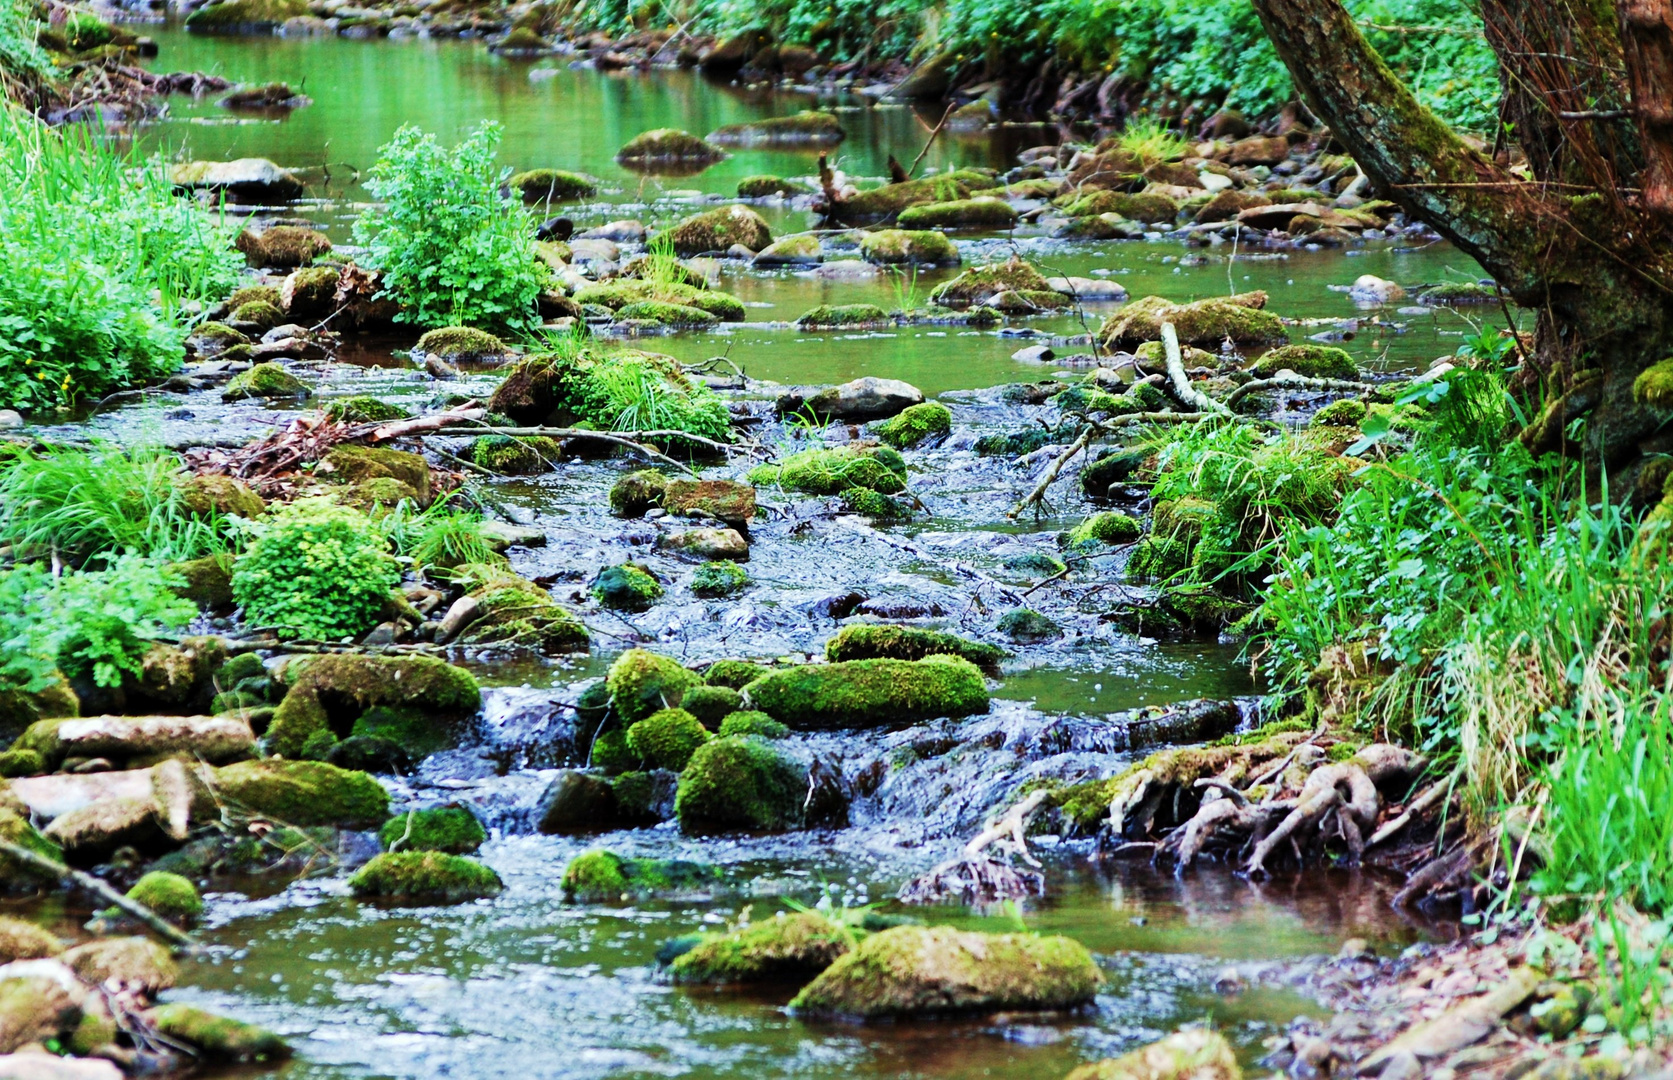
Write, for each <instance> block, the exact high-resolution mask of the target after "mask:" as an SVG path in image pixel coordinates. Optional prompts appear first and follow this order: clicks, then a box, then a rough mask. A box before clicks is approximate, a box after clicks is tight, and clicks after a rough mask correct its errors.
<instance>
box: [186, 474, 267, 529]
mask: <svg viewBox="0 0 1673 1080" xmlns="http://www.w3.org/2000/svg"><path fill="white" fill-rule="evenodd" d="M174 489H175V491H176V492H178V493H179V497H180V502H181V504H182V505H183V506H184V507H185V508H186V509H187V510H190V511H191V512H192V513H193V514H196V515H197V516H199V517H211V516H214V515H222V516H227V517H241V518H257V517H260V516H261V515H262V514H263V513H265V512H266V511H267V503H266V501H265V500H263V499H262V497H261V496H260V495H257V494H256V493H255V492H253V491H251V490H250V489H249V488H247V487H245V486H244V485H243V484H242V483H240V482H239V481H237V480H235V479H233V478H232V477H230V476H222V475H219V474H217V473H200V474H197V475H195V476H188V477H185V478H182V479H181V480H179V481H178V482H177V483H176V484H175V485H174Z"/></svg>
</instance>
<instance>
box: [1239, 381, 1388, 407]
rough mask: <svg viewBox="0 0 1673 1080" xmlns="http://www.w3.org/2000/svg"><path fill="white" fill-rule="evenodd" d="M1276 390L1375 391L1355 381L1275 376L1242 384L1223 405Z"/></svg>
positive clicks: (1373, 388)
mask: <svg viewBox="0 0 1673 1080" xmlns="http://www.w3.org/2000/svg"><path fill="white" fill-rule="evenodd" d="M1278 389H1296V390H1346V391H1351V392H1356V393H1362V394H1363V393H1367V392H1369V391H1371V390H1375V389H1376V387H1374V386H1372V385H1371V384H1370V383H1366V382H1359V381H1358V380H1355V379H1310V378H1307V377H1306V376H1303V375H1275V376H1273V377H1272V378H1270V379H1256V380H1254V381H1253V382H1246V383H1244V384H1243V385H1242V386H1240V387H1238V388H1237V389H1236V390H1233V391H1232V392H1231V393H1229V394H1227V395H1226V400H1225V402H1224V404H1225V406H1226V408H1228V409H1229V408H1231V407H1232V406H1234V405H1236V404H1237V403H1238V402H1239V401H1242V400H1243V399H1244V398H1246V397H1248V396H1249V395H1250V394H1258V393H1260V392H1262V391H1263V390H1278Z"/></svg>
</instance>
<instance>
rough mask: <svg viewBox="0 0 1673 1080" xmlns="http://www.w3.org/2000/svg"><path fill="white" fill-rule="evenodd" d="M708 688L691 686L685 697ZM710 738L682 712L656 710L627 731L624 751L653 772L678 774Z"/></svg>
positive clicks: (701, 725) (691, 718)
mask: <svg viewBox="0 0 1673 1080" xmlns="http://www.w3.org/2000/svg"><path fill="white" fill-rule="evenodd" d="M709 689H712V688H711V687H694V688H693V689H691V690H689V691H687V692H686V696H687V697H689V696H691V695H693V694H696V693H699V692H701V691H704V690H709ZM712 737H713V736H711V735H710V734H709V732H708V729H706V728H705V727H703V724H702V722H701V721H699V720H698V719H697V717H695V716H693V715H692V714H691V713H689V712H687V711H686V710H685V709H658V710H657V711H656V712H654V713H652V714H651V715H649V716H647V717H645V718H644V719H643V720H640V721H638V722H636V723H634V724H633V725H632V726H631V727H629V728H628V729H627V748H628V749H629V750H631V751H632V752H633V753H635V754H637V755H639V757H640V759H641V760H643V761H644V762H645V763H646V764H647V765H649V766H650V767H651V768H653V769H668V770H670V771H672V772H679V771H680V770H681V769H684V768H685V766H686V762H688V761H690V760H691V755H692V754H693V753H695V752H696V751H697V748H698V747H700V746H702V745H703V744H704V743H706V742H708V741H709V739H711V738H712Z"/></svg>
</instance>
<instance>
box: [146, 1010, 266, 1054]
mask: <svg viewBox="0 0 1673 1080" xmlns="http://www.w3.org/2000/svg"><path fill="white" fill-rule="evenodd" d="M146 1016H147V1019H149V1020H150V1021H151V1023H152V1025H153V1026H154V1027H156V1029H157V1030H158V1031H160V1032H162V1033H163V1034H164V1035H166V1036H168V1037H169V1038H171V1039H176V1040H178V1041H180V1042H183V1043H186V1044H187V1045H188V1046H191V1047H193V1048H194V1049H196V1050H197V1051H198V1052H199V1053H200V1054H201V1055H202V1056H203V1057H205V1058H207V1059H208V1060H210V1061H223V1062H266V1061H281V1060H283V1059H285V1058H288V1057H290V1053H291V1050H290V1046H289V1045H288V1044H286V1042H285V1040H284V1039H282V1038H280V1037H279V1036H278V1035H276V1034H274V1033H273V1032H271V1031H268V1030H267V1029H266V1028H264V1027H257V1026H256V1025H255V1024H246V1023H244V1022H243V1021H240V1020H234V1019H232V1018H231V1017H227V1016H220V1015H218V1014H216V1013H212V1012H209V1011H207V1010H205V1009H199V1008H197V1007H196V1006H193V1005H187V1004H184V1003H181V1002H171V1003H169V1004H167V1005H159V1006H157V1007H156V1008H155V1009H152V1010H151V1011H150V1012H149V1013H148V1014H146Z"/></svg>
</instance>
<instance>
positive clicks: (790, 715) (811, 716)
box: [744, 655, 988, 730]
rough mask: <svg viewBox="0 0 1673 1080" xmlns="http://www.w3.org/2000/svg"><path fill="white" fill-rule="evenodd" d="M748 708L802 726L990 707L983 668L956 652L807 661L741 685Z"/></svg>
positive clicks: (863, 723) (893, 720)
mask: <svg viewBox="0 0 1673 1080" xmlns="http://www.w3.org/2000/svg"><path fill="white" fill-rule="evenodd" d="M744 697H745V699H746V702H747V703H748V705H749V707H750V708H752V709H759V710H761V711H762V712H765V713H767V714H768V715H769V716H771V717H772V718H773V719H775V720H779V721H782V722H784V723H786V724H788V725H790V726H791V727H792V728H795V729H797V730H818V729H823V728H838V727H870V726H875V725H879V724H897V723H898V724H906V723H912V722H915V721H919V720H929V719H933V718H935V717H938V716H968V715H970V714H972V713H981V712H986V711H987V708H988V690H987V683H986V681H985V680H984V679H983V678H982V672H981V670H980V669H979V668H978V667H976V665H975V664H972V663H970V661H968V660H964V659H961V658H959V657H955V656H942V655H932V656H929V657H927V658H925V659H923V660H916V661H910V660H852V661H847V662H844V663H836V664H808V665H805V666H803V667H797V668H786V669H784V670H782V671H775V672H773V673H771V674H769V675H765V676H763V677H762V678H760V679H757V680H756V681H755V682H752V683H750V684H749V685H748V686H747V687H745V688H744Z"/></svg>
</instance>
